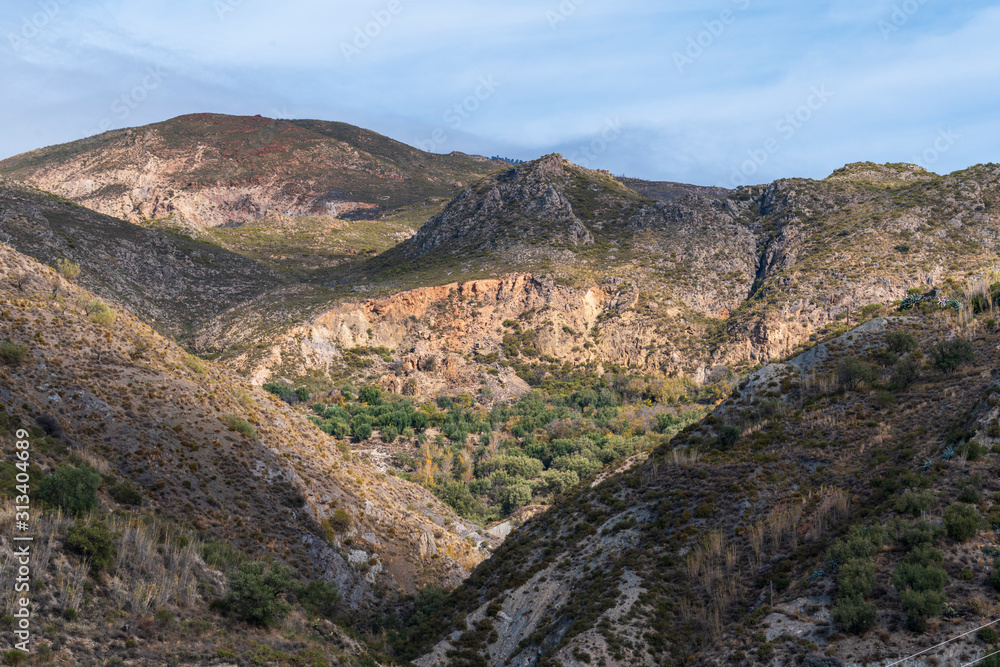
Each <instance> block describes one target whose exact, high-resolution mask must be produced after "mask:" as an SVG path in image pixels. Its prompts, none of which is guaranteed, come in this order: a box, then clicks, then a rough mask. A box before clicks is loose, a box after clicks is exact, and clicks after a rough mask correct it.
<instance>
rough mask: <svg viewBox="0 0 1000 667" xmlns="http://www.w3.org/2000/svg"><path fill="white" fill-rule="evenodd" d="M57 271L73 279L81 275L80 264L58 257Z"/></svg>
mask: <svg viewBox="0 0 1000 667" xmlns="http://www.w3.org/2000/svg"><path fill="white" fill-rule="evenodd" d="M56 271H58V272H59V275H61V276H62V277H63V278H65V279H66V280H73V279H74V278H76V277H77V276H78V275H80V265H79V264H77V263H76V262H73V261H70V260H68V259H57V260H56Z"/></svg>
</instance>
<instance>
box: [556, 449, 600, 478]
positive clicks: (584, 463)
mask: <svg viewBox="0 0 1000 667" xmlns="http://www.w3.org/2000/svg"><path fill="white" fill-rule="evenodd" d="M551 467H552V468H554V469H555V470H572V471H573V472H575V473H576V474H577V476H579V478H580V479H585V478H587V477H589V476H590V475H592V474H594V473H595V472H597V471H598V470H600V469H601V464H600V462H599V461H595V460H593V459H589V458H587V457H585V456H581V455H579V454H573V455H571V456H557V457H556V458H554V459H552V465H551Z"/></svg>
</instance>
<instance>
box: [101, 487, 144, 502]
mask: <svg viewBox="0 0 1000 667" xmlns="http://www.w3.org/2000/svg"><path fill="white" fill-rule="evenodd" d="M108 494H109V495H110V496H111V497H112V499H114V501H115V502H116V503H118V504H119V505H133V506H135V507H138V506H139V505H142V491H140V490H139V487H137V486H136V485H135V484H133V483H132V482H128V481H125V482H119V483H118V484H115V485H114V486H112V487H111V488H110V489H108Z"/></svg>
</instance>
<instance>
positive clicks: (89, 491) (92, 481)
mask: <svg viewBox="0 0 1000 667" xmlns="http://www.w3.org/2000/svg"><path fill="white" fill-rule="evenodd" d="M99 488H101V476H100V475H99V474H98V473H97V471H96V470H94V469H93V468H91V467H90V466H86V465H85V466H81V467H79V468H74V467H73V466H71V465H68V464H63V465H60V466H59V467H58V468H56V470H55V472H53V473H52V474H51V475H49V476H48V477H46V478H44V479H43V480H42V481H41V484H39V485H38V497H39V498H41V499H42V500H44V501H45V502H47V503H50V504H52V505H56V506H58V507H61V508H63V509H64V510H66V511H67V512H70V513H71V514H75V515H79V514H82V513H84V512H89V511H90V510H92V509H94V508H95V507H97V490H98V489H99Z"/></svg>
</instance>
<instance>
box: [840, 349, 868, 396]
mask: <svg viewBox="0 0 1000 667" xmlns="http://www.w3.org/2000/svg"><path fill="white" fill-rule="evenodd" d="M874 379H875V371H874V369H872V367H871V366H869V365H868V364H866V363H865V362H863V361H861V360H860V359H858V358H857V357H845V358H844V359H841V360H840V363H838V364H837V381H838V382H839V383H840V386H841V387H843V388H844V389H857V388H858V386H860V385H861V383H862V382H869V383H870V382H872V381H873V380H874Z"/></svg>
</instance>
